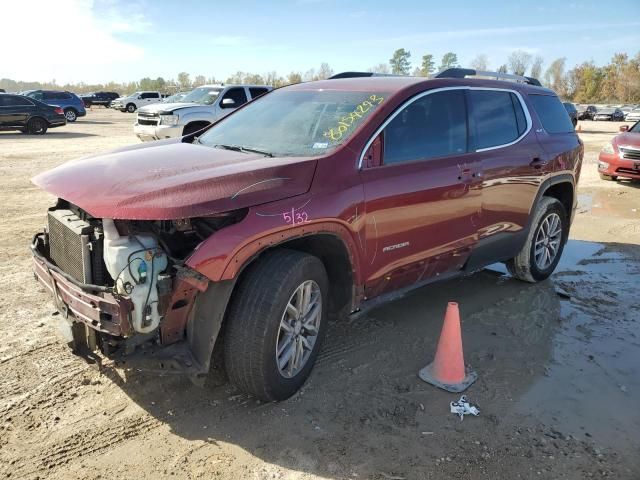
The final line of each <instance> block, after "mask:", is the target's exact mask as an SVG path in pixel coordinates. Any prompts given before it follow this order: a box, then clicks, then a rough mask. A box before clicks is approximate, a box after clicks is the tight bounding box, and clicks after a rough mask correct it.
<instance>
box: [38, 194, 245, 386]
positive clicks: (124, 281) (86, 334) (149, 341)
mask: <svg viewBox="0 0 640 480" xmlns="http://www.w3.org/2000/svg"><path fill="white" fill-rule="evenodd" d="M244 215H245V212H244V211H242V210H240V211H235V212H231V213H228V214H218V215H215V216H211V217H202V218H191V219H183V220H161V221H148V220H111V219H98V218H94V217H92V216H91V215H89V214H88V213H86V212H85V211H83V210H82V209H80V208H78V207H76V206H75V205H73V204H71V203H69V202H66V201H64V200H59V201H58V204H57V205H56V206H55V207H53V208H51V209H49V212H48V216H47V228H46V229H45V230H44V231H43V232H41V233H38V234H36V235H35V236H34V239H33V242H32V245H31V250H32V253H33V269H34V274H35V276H36V278H37V280H38V281H40V283H42V285H43V286H44V287H45V288H46V289H48V290H49V291H50V293H51V295H52V296H53V299H54V302H55V305H56V308H57V310H58V312H59V313H60V314H61V317H59V318H60V321H59V323H60V326H61V331H62V333H63V335H64V336H65V338H66V340H67V342H68V343H69V344H70V345H71V346H72V348H73V349H74V351H76V352H79V353H80V352H87V351H94V350H99V351H101V352H102V353H103V354H104V355H105V356H107V357H110V358H113V359H115V360H119V361H126V362H127V363H128V364H129V365H130V366H135V367H136V368H142V369H152V370H162V371H168V370H169V371H170V370H173V371H178V372H184V373H187V374H189V375H190V376H191V377H192V379H195V378H197V377H198V376H201V374H204V373H206V372H207V371H208V368H209V357H210V355H211V350H212V349H213V345H211V342H212V341H215V337H216V336H217V330H216V331H213V332H211V333H212V334H213V335H214V336H213V340H210V339H207V340H206V341H205V340H203V339H202V338H199V337H198V336H195V337H198V338H194V336H193V335H188V334H187V325H188V323H189V322H192V323H193V322H196V321H197V320H194V313H195V312H194V306H195V304H196V299H197V297H198V294H199V293H202V292H206V291H208V290H211V289H215V288H220V287H221V286H220V285H213V284H212V282H210V281H209V279H208V278H207V277H205V276H203V275H201V274H200V273H198V272H197V271H195V270H193V269H191V268H190V267H188V266H186V265H185V259H186V258H187V257H188V256H189V255H190V254H191V253H192V252H193V250H194V249H195V248H196V247H197V246H198V245H199V244H200V243H201V242H202V241H203V240H205V239H207V238H208V237H210V236H211V235H212V234H213V233H215V232H216V231H218V230H220V229H221V228H224V227H225V226H227V225H230V224H233V223H236V222H238V221H239V220H241V219H242V218H243V216H244ZM222 287H223V290H224V291H223V292H222V293H223V294H224V295H226V296H227V299H228V295H229V294H230V288H227V286H222ZM225 303H226V302H225Z"/></svg>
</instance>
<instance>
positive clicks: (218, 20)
mask: <svg viewBox="0 0 640 480" xmlns="http://www.w3.org/2000/svg"><path fill="white" fill-rule="evenodd" d="M0 12H1V14H2V18H3V21H2V34H1V35H2V38H3V39H4V40H3V41H2V45H0V78H3V77H5V78H11V79H13V80H24V81H49V80H53V79H55V80H56V81H57V82H58V83H60V84H62V83H65V82H85V83H105V82H107V81H110V80H114V81H118V82H123V81H133V80H139V79H140V78H142V77H151V78H156V77H158V76H162V77H164V78H165V79H170V78H176V77H177V75H178V73H179V72H181V71H186V72H188V73H190V74H191V76H192V78H193V77H194V76H195V75H204V76H206V77H215V78H217V79H219V80H224V79H225V78H227V77H228V76H230V75H231V74H233V73H234V72H236V71H244V72H251V73H259V74H264V73H266V72H269V71H273V70H275V71H277V72H278V74H280V75H283V76H286V75H287V74H288V73H289V72H292V71H297V72H301V73H304V72H306V71H307V70H309V69H311V68H316V69H317V68H318V67H319V65H320V63H322V62H327V63H329V65H330V66H331V67H332V68H333V70H334V71H336V72H339V71H345V70H366V69H368V68H370V67H372V66H374V65H377V64H379V63H387V62H388V61H389V59H390V58H391V56H392V54H393V52H394V51H395V50H396V49H398V48H405V49H406V50H409V51H410V52H411V61H412V68H415V67H416V66H419V64H420V61H421V58H422V55H424V54H425V53H431V54H433V55H434V56H435V58H436V66H437V65H438V64H439V61H440V59H441V57H442V55H443V54H444V53H446V52H448V51H452V52H455V53H457V55H458V60H459V63H460V64H461V65H462V66H468V65H469V64H470V63H471V61H472V60H473V58H474V57H476V56H477V55H478V54H484V55H487V57H488V59H489V66H490V67H491V68H492V69H497V68H498V66H500V65H501V64H503V63H506V60H507V57H508V56H509V53H510V52H512V51H513V50H518V49H520V50H525V51H527V52H529V53H531V54H533V55H540V56H542V57H543V58H544V60H545V65H548V64H549V63H551V61H553V60H554V59H556V58H558V57H566V59H567V66H568V67H569V68H571V67H573V66H574V65H575V64H578V63H581V62H583V61H588V60H593V61H594V62H595V63H596V64H598V65H603V64H605V63H607V62H608V61H609V60H610V59H611V57H612V56H613V54H614V53H616V52H623V53H628V54H629V55H630V56H632V55H635V54H636V53H638V52H639V51H640V0H617V1H616V2H606V1H601V0H600V1H598V0H584V1H581V0H575V1H573V2H571V1H562V0H552V1H547V0H536V1H526V2H525V1H519V0H511V1H496V0H485V1H463V0H458V1H456V2H446V1H445V2H442V1H440V2H433V1H430V0H393V1H389V0H386V1H377V0H369V1H364V0H286V1H285V0H281V1H280V0H268V1H264V0H262V1H253V0H241V1H225V2H221V1H216V0H209V1H205V0H203V1H196V0H181V1H170V0H28V1H26V2H18V1H16V0H0ZM7 20H8V21H7ZM14 20H15V21H14ZM7 39H13V41H7Z"/></svg>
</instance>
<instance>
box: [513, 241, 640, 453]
mask: <svg viewBox="0 0 640 480" xmlns="http://www.w3.org/2000/svg"><path fill="white" fill-rule="evenodd" d="M620 247H622V248H620ZM625 247H626V250H627V251H625ZM629 248H633V249H636V250H637V249H638V248H639V247H638V246H636V245H626V246H620V245H612V244H600V243H594V242H582V241H569V243H568V244H567V247H566V248H565V251H564V254H563V257H562V261H561V263H560V265H559V266H558V269H557V270H556V273H555V274H554V275H553V277H552V282H553V284H554V287H555V289H556V291H557V292H558V293H559V296H560V312H559V315H560V318H559V319H558V320H559V322H560V328H559V329H558V330H557V331H556V332H555V335H554V337H553V340H552V348H551V357H550V359H549V361H548V362H547V365H546V368H545V372H544V374H543V375H542V376H540V378H539V379H537V380H536V381H535V382H534V383H533V384H532V385H531V387H530V388H529V389H528V390H527V391H526V392H525V393H524V394H523V395H522V396H521V398H520V399H519V401H518V402H517V405H516V407H515V409H514V410H515V411H516V412H521V413H525V414H528V415H532V416H534V417H537V418H538V419H539V420H540V421H541V422H544V423H545V424H547V425H554V426H555V428H556V429H557V430H559V431H561V432H563V434H565V435H566V434H570V435H573V436H575V437H576V438H580V439H586V440H592V441H593V442H594V443H595V445H608V446H613V447H617V448H620V449H621V451H627V452H629V451H634V450H635V451H636V452H637V451H640V450H638V449H639V448H640V440H639V439H640V436H639V434H638V432H639V431H640V411H639V410H638V402H637V398H638V394H640V362H638V360H637V359H638V347H640V302H638V292H639V291H640V264H639V263H638V261H637V258H638V257H637V251H636V252H635V255H634V254H633V253H634V252H630V251H629Z"/></svg>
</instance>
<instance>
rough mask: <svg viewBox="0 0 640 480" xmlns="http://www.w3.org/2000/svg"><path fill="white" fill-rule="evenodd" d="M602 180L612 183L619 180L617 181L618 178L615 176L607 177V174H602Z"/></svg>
mask: <svg viewBox="0 0 640 480" xmlns="http://www.w3.org/2000/svg"><path fill="white" fill-rule="evenodd" d="M600 178H601V179H602V180H611V181H615V180H617V179H618V177H616V176H615V175H606V174H604V173H601V174H600Z"/></svg>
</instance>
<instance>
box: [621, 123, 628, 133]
mask: <svg viewBox="0 0 640 480" xmlns="http://www.w3.org/2000/svg"><path fill="white" fill-rule="evenodd" d="M620 131H621V132H628V131H629V125H620Z"/></svg>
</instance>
